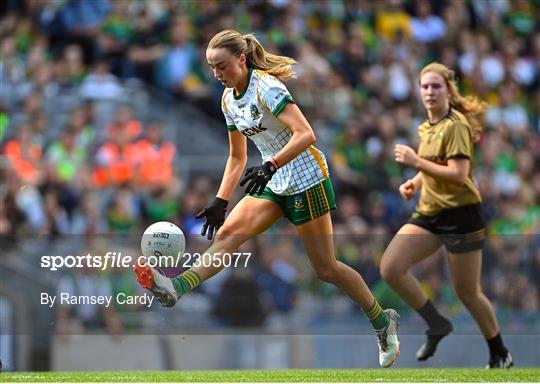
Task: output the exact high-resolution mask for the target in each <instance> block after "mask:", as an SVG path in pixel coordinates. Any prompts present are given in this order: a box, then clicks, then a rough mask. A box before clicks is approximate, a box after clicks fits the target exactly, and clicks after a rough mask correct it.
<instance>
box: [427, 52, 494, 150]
mask: <svg viewBox="0 0 540 384" xmlns="http://www.w3.org/2000/svg"><path fill="white" fill-rule="evenodd" d="M427 72H435V73H438V74H439V75H441V76H442V77H443V79H444V81H445V83H446V87H447V88H448V92H449V93H450V106H451V107H452V108H455V109H457V110H458V111H460V112H461V113H463V114H464V115H465V117H466V118H467V121H468V122H469V126H470V130H471V136H472V138H473V141H474V142H476V141H478V140H479V139H480V135H481V133H482V123H483V121H484V114H485V112H486V108H487V103H486V102H485V101H483V100H481V99H479V98H478V97H476V96H461V94H460V93H459V90H458V85H457V80H456V76H455V73H454V71H453V70H451V69H450V68H448V67H447V66H445V65H443V64H441V63H437V62H433V63H431V64H428V65H426V66H425V67H424V68H422V70H421V71H420V77H419V80H418V81H419V82H420V79H421V78H422V76H424V75H425V74H426V73H427Z"/></svg>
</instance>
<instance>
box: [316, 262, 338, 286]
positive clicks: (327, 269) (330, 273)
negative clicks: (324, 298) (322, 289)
mask: <svg viewBox="0 0 540 384" xmlns="http://www.w3.org/2000/svg"><path fill="white" fill-rule="evenodd" d="M314 270H315V274H316V275H317V278H319V279H321V280H322V281H325V282H327V283H335V282H336V281H337V276H338V270H337V265H336V266H320V267H318V266H315V267H314Z"/></svg>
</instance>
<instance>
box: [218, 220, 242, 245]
mask: <svg viewBox="0 0 540 384" xmlns="http://www.w3.org/2000/svg"><path fill="white" fill-rule="evenodd" d="M215 243H218V244H221V245H222V246H223V247H225V248H226V249H233V248H234V249H236V248H238V247H239V246H240V245H242V240H241V236H239V235H238V234H237V233H236V231H235V230H234V228H233V226H232V225H227V224H225V225H223V226H222V227H221V228H219V230H218V232H217V234H216V240H215V242H214V244H215Z"/></svg>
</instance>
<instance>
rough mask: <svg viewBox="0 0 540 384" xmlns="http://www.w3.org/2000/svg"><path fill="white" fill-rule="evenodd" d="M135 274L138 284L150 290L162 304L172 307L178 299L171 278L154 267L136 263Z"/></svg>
mask: <svg viewBox="0 0 540 384" xmlns="http://www.w3.org/2000/svg"><path fill="white" fill-rule="evenodd" d="M135 276H136V277H137V281H138V282H139V284H140V285H142V286H143V287H144V288H146V289H148V290H150V291H151V292H152V293H153V294H154V296H155V297H156V299H157V301H159V302H160V303H161V305H162V306H164V307H172V306H174V305H175V304H176V302H177V301H178V293H176V290H175V289H174V285H173V283H172V280H171V279H169V278H168V277H165V276H163V275H162V274H161V273H159V272H158V271H156V270H155V269H154V268H152V267H149V266H148V265H137V266H136V267H135Z"/></svg>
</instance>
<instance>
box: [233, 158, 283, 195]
mask: <svg viewBox="0 0 540 384" xmlns="http://www.w3.org/2000/svg"><path fill="white" fill-rule="evenodd" d="M276 171H277V168H276V166H275V165H274V164H273V163H272V162H271V161H267V162H266V163H264V164H263V165H257V166H256V167H250V168H248V169H246V173H245V174H244V178H243V179H242V180H241V181H240V186H241V187H243V186H244V184H245V183H247V182H248V181H249V180H251V182H250V183H249V184H248V186H247V188H246V193H247V194H250V195H252V196H253V195H254V194H257V195H260V194H261V193H263V191H264V188H265V187H266V184H268V182H269V181H270V179H271V178H272V176H274V173H276Z"/></svg>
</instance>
